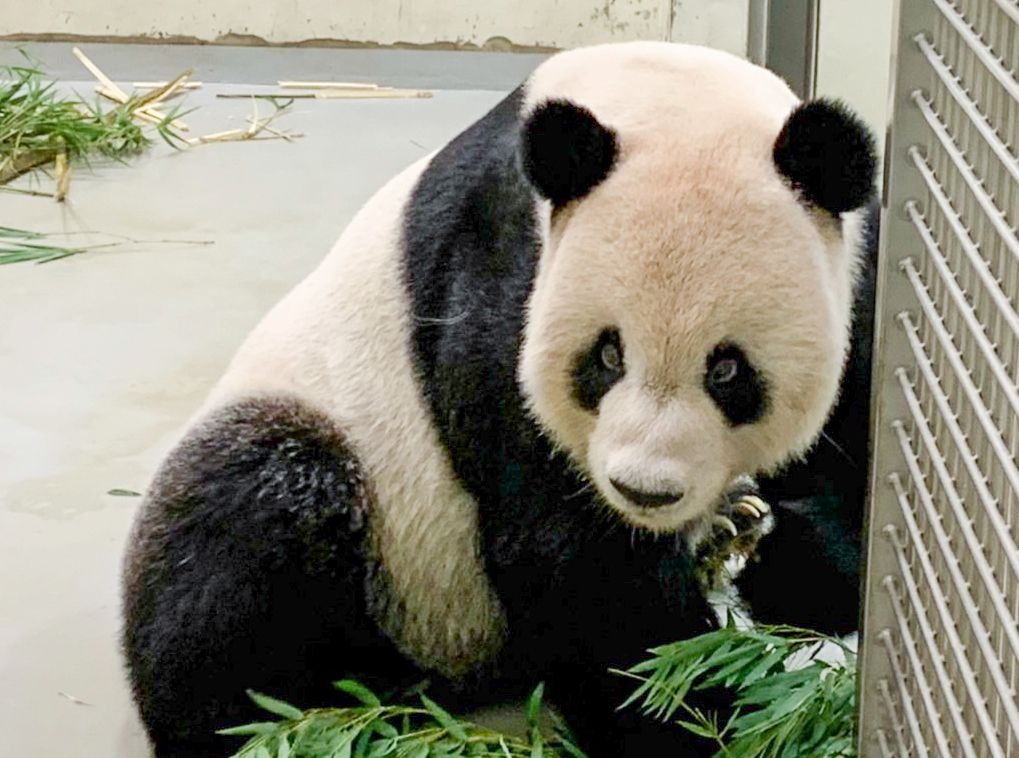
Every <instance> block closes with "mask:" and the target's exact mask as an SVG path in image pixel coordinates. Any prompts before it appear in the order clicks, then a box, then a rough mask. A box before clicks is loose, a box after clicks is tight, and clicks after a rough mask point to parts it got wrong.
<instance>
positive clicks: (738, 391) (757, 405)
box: [704, 342, 768, 426]
mask: <svg viewBox="0 0 1019 758" xmlns="http://www.w3.org/2000/svg"><path fill="white" fill-rule="evenodd" d="M706 363H707V365H706V366H705V372H704V389H705V390H706V391H707V393H708V394H709V395H710V396H711V399H712V400H714V401H715V405H717V406H718V408H719V410H721V411H722V413H723V414H724V415H725V417H726V418H727V419H728V421H729V423H730V424H731V425H732V426H740V425H742V424H750V423H753V422H754V421H757V420H758V419H759V418H760V417H761V416H762V415H764V412H765V410H767V406H768V391H767V390H768V388H767V385H766V383H765V381H764V377H762V376H761V374H760V373H759V372H758V371H757V369H756V368H754V366H753V365H752V364H751V363H750V361H749V360H748V359H747V356H746V354H745V353H744V352H743V350H742V349H741V348H740V347H739V346H738V345H734V344H731V343H727V342H723V343H722V344H719V345H716V346H715V348H714V349H713V350H712V351H711V354H710V355H709V356H708V359H707V362H706Z"/></svg>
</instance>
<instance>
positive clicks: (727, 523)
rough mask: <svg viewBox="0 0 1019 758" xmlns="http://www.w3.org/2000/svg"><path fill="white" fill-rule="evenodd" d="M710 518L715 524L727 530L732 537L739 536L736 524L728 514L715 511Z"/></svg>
mask: <svg viewBox="0 0 1019 758" xmlns="http://www.w3.org/2000/svg"><path fill="white" fill-rule="evenodd" d="M712 520H713V521H714V522H715V525H716V526H718V527H720V528H721V529H724V530H725V531H727V532H729V534H731V535H732V536H733V537H739V529H737V528H736V524H735V523H733V520H732V519H731V518H729V517H728V516H724V515H722V514H721V513H716V514H715V515H714V517H713V518H712Z"/></svg>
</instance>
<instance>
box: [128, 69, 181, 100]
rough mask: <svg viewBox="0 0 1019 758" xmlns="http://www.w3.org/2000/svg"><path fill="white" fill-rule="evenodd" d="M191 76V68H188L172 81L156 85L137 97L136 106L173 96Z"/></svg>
mask: <svg viewBox="0 0 1019 758" xmlns="http://www.w3.org/2000/svg"><path fill="white" fill-rule="evenodd" d="M190 77H191V69H188V70H187V71H185V72H184V73H182V74H179V75H178V76H177V78H176V79H174V80H173V81H172V82H168V83H167V84H164V85H163V86H162V87H157V88H156V89H154V90H152V91H151V92H147V93H145V94H144V95H142V96H141V97H140V98H138V106H139V107H142V106H146V105H155V104H156V103H158V102H160V101H162V100H165V99H166V98H168V97H173V95H174V94H176V93H177V92H178V91H179V90H180V88H181V87H182V86H183V85H184V84H185V82H187V80H188V79H189V78H190Z"/></svg>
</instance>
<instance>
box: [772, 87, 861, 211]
mask: <svg viewBox="0 0 1019 758" xmlns="http://www.w3.org/2000/svg"><path fill="white" fill-rule="evenodd" d="M772 156H773V158H774V161H775V167H776V168H777V169H778V171H779V173H781V174H782V175H783V176H784V177H786V179H788V180H789V182H790V183H791V184H792V186H793V188H794V189H796V190H797V191H798V192H799V193H800V194H801V196H802V197H803V199H804V200H805V201H807V202H809V203H811V204H812V205H816V206H818V207H820V208H823V209H825V210H826V211H828V212H829V213H835V214H838V213H845V212H846V211H851V210H855V209H857V208H860V207H861V206H863V205H865V204H866V203H867V202H868V201H869V200H870V198H871V197H872V196H873V194H874V180H875V177H876V174H877V151H876V149H875V144H874V137H873V135H872V134H871V132H870V129H868V128H867V126H866V125H865V124H864V123H863V122H862V121H861V120H860V118H859V117H858V116H856V115H855V114H854V113H853V112H852V111H850V110H849V109H848V108H847V107H846V106H845V105H844V104H842V103H841V102H839V101H837V100H828V99H819V100H811V101H809V102H806V103H803V104H801V105H800V106H799V107H798V108H796V110H794V111H793V112H792V113H791V114H790V116H789V118H788V119H787V120H786V122H785V126H783V127H782V131H781V132H780V133H779V135H778V138H777V139H776V140H775V146H774V149H773V151H772Z"/></svg>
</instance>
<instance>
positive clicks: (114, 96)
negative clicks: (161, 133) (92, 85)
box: [96, 85, 190, 132]
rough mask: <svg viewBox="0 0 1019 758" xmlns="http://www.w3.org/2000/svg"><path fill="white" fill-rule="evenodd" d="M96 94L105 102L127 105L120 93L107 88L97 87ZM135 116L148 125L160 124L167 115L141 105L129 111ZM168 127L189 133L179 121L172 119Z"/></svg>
mask: <svg viewBox="0 0 1019 758" xmlns="http://www.w3.org/2000/svg"><path fill="white" fill-rule="evenodd" d="M96 92H98V93H99V94H100V95H102V96H103V97H105V98H106V99H107V100H111V101H112V102H114V103H119V104H120V105H124V104H126V103H127V98H126V97H123V98H122V97H121V94H122V92H121V91H119V90H111V89H110V88H108V87H105V86H102V85H99V86H97V87H96ZM131 112H132V113H133V114H134V115H135V116H137V117H138V118H140V119H141V120H142V121H147V122H149V123H150V124H157V125H158V124H161V123H163V122H164V121H166V119H167V115H166V114H165V113H163V112H162V111H161V110H159V109H158V108H153V107H152V106H151V105H143V106H142V107H141V108H135V109H134V110H132V111H131ZM170 126H172V127H173V128H174V129H176V130H177V131H180V132H187V131H190V127H189V126H188V125H187V124H185V123H184V122H183V121H181V120H179V119H173V120H171V121H170Z"/></svg>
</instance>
